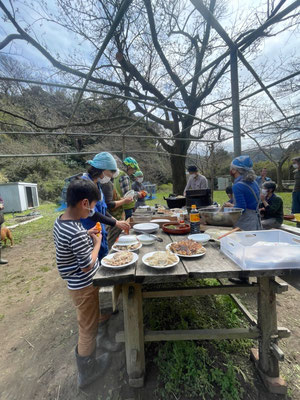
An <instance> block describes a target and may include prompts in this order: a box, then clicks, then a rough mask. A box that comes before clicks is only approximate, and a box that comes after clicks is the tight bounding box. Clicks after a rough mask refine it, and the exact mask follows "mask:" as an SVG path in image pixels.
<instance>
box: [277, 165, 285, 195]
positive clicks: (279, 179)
mask: <svg viewBox="0 0 300 400" xmlns="http://www.w3.org/2000/svg"><path fill="white" fill-rule="evenodd" d="M276 175H277V190H278V191H279V192H282V191H283V186H282V164H277V167H276Z"/></svg>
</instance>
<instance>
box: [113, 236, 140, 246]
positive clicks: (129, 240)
mask: <svg viewBox="0 0 300 400" xmlns="http://www.w3.org/2000/svg"><path fill="white" fill-rule="evenodd" d="M117 243H118V244H119V245H121V246H122V245H124V246H126V245H127V244H135V243H137V238H136V236H135V235H122V236H119V239H118V241H117Z"/></svg>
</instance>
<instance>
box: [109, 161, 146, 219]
mask: <svg viewBox="0 0 300 400" xmlns="http://www.w3.org/2000/svg"><path fill="white" fill-rule="evenodd" d="M123 164H124V171H120V174H119V176H118V177H117V178H116V179H114V186H115V189H116V191H117V192H118V194H119V196H120V197H123V196H125V194H126V193H127V192H129V190H131V182H130V178H133V174H134V173H135V172H136V171H139V170H140V168H139V165H138V163H137V161H136V160H135V159H134V158H132V157H126V158H125V159H124V161H123ZM137 196H138V197H140V195H138V194H137ZM134 206H135V202H134V200H132V202H130V203H128V204H125V205H124V206H123V207H124V211H125V219H126V220H127V219H128V218H130V217H131V216H132V214H133V210H134Z"/></svg>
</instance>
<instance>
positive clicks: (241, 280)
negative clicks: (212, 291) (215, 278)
mask: <svg viewBox="0 0 300 400" xmlns="http://www.w3.org/2000/svg"><path fill="white" fill-rule="evenodd" d="M228 280H229V281H230V282H232V283H236V284H237V285H249V284H250V282H249V278H229V279H228Z"/></svg>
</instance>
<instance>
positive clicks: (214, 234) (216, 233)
mask: <svg viewBox="0 0 300 400" xmlns="http://www.w3.org/2000/svg"><path fill="white" fill-rule="evenodd" d="M230 231H231V229H214V228H209V229H206V231H205V233H207V234H208V235H209V236H210V240H213V241H214V242H216V243H220V240H219V239H218V237H220V236H222V235H224V234H225V233H228V232H230Z"/></svg>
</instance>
